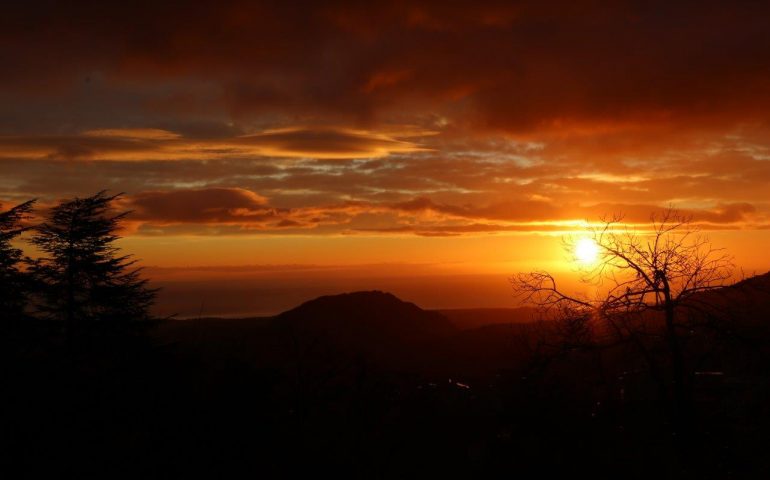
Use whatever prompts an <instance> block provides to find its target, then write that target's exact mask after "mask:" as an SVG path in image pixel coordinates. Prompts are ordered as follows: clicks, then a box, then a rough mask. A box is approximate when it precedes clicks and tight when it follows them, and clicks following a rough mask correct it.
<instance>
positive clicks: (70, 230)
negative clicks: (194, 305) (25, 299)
mask: <svg viewBox="0 0 770 480" xmlns="http://www.w3.org/2000/svg"><path fill="white" fill-rule="evenodd" d="M119 196H120V194H118V195H112V196H109V195H107V194H106V193H105V192H104V191H102V192H99V193H97V194H96V195H93V196H91V197H87V198H75V199H74V200H70V201H66V202H63V203H61V204H60V205H58V206H57V207H55V208H54V209H53V210H52V211H51V213H50V215H49V217H48V219H47V221H46V222H45V223H43V224H42V225H40V226H39V227H37V228H36V233H35V235H34V236H33V237H32V243H33V244H35V245H36V246H37V247H38V248H39V249H40V251H41V253H42V254H43V256H42V257H41V258H40V259H39V260H37V261H36V264H35V267H34V272H35V274H36V277H37V280H38V281H39V282H40V284H41V286H42V290H43V292H42V293H43V295H42V302H41V305H40V310H41V311H42V313H44V314H45V315H46V316H48V317H49V318H52V319H55V320H61V321H63V322H64V328H65V334H66V336H67V339H68V340H72V339H73V336H75V335H77V334H78V333H79V332H85V331H88V332H93V331H95V330H97V329H98V330H100V331H102V330H103V327H125V326H128V325H131V324H135V323H136V322H137V321H142V320H148V319H149V318H150V314H149V307H150V306H151V305H152V302H153V300H154V298H155V293H156V291H155V290H153V289H150V288H148V286H147V280H144V279H141V278H140V276H139V273H140V269H138V268H134V263H135V260H132V259H131V255H120V254H119V248H117V247H116V246H115V241H116V240H118V239H119V238H120V237H119V236H118V235H117V234H116V231H117V229H118V228H119V226H120V222H121V220H122V219H123V218H124V217H125V216H126V215H127V214H128V213H129V212H123V213H118V214H114V213H112V209H111V204H112V202H113V200H115V199H116V198H118V197H119Z"/></svg>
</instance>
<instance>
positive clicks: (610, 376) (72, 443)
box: [0, 278, 770, 479]
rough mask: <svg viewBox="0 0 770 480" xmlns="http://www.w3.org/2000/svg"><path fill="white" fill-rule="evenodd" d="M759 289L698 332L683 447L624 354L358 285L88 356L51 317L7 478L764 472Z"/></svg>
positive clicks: (13, 408)
mask: <svg viewBox="0 0 770 480" xmlns="http://www.w3.org/2000/svg"><path fill="white" fill-rule="evenodd" d="M762 282H767V278H759V279H756V280H755V281H754V282H753V283H747V284H743V285H739V286H738V287H736V288H734V289H732V290H730V291H729V292H726V293H725V294H724V295H722V296H721V297H720V298H721V300H720V301H722V302H726V303H727V304H728V305H732V306H733V307H734V308H732V309H731V310H730V311H731V312H732V313H733V315H732V318H731V321H732V322H733V323H732V326H733V328H734V330H735V331H736V332H737V333H739V335H736V336H735V340H734V341H731V342H722V343H720V344H719V348H717V349H714V348H709V349H706V347H703V346H702V345H701V344H703V345H705V343H706V342H700V343H698V342H694V345H696V347H694V349H693V352H694V353H693V355H695V354H696V353H697V354H698V358H697V359H696V358H695V357H693V361H699V362H701V364H702V369H700V370H697V371H696V375H695V376H694V377H695V378H693V379H692V381H693V392H694V395H695V399H694V405H695V407H696V412H695V419H696V421H695V429H694V431H693V432H692V434H691V435H692V436H691V438H689V439H688V442H687V447H686V448H684V449H683V448H682V447H681V442H677V441H675V440H676V439H674V438H672V436H671V433H670V429H669V425H668V423H667V422H668V421H667V419H666V417H665V415H663V414H661V406H660V404H659V400H658V399H657V397H656V391H655V388H654V386H653V385H652V383H651V382H650V380H649V379H648V378H647V377H646V376H645V374H644V372H643V371H642V370H641V369H640V368H639V364H638V359H637V358H635V357H633V356H631V355H629V354H628V353H627V352H626V351H625V350H623V349H618V350H614V351H611V352H605V353H602V354H601V355H597V354H596V352H591V351H568V350H563V351H562V350H559V351H556V352H554V351H551V350H549V351H547V352H546V351H545V350H544V345H547V344H548V338H549V336H551V335H553V331H552V328H551V327H550V326H549V325H547V324H546V325H541V324H538V323H533V322H530V323H528V322H523V321H510V322H491V324H490V325H483V322H481V321H475V322H476V323H474V319H473V312H472V311H467V310H466V311H463V312H461V313H458V312H454V315H455V317H454V320H453V319H451V318H449V317H452V316H453V313H452V312H451V311H450V312H445V313H446V314H442V313H440V312H429V311H424V310H422V309H420V308H419V307H417V306H415V305H413V304H409V303H405V302H402V301H400V300H399V299H397V298H395V297H393V296H392V295H389V294H386V293H382V292H358V293H353V294H346V295H339V296H331V297H322V298H319V299H316V300H313V301H310V302H307V303H305V304H303V305H301V306H299V307H297V308H295V309H293V310H290V311H288V312H285V313H283V314H281V315H278V316H277V317H273V318H262V319H227V320H224V319H198V320H185V321H166V322H163V323H161V324H160V325H157V326H155V327H154V328H152V329H151V330H150V332H149V333H148V334H145V335H135V336H130V337H126V336H121V337H114V336H109V337H98V336H94V338H92V339H91V341H90V342H86V343H84V344H83V345H80V346H79V348H78V349H77V350H76V351H73V350H72V349H71V348H70V349H68V348H65V346H64V345H62V344H61V343H59V342H58V341H56V339H51V338H49V337H48V336H47V335H46V331H47V330H46V329H47V326H46V325H34V326H29V327H27V328H25V329H24V330H23V331H14V332H13V335H14V337H13V338H10V337H6V338H5V339H4V343H3V344H4V347H5V348H4V350H3V357H2V371H1V373H2V386H3V388H2V391H3V394H2V397H3V400H2V411H1V412H0V422H1V423H0V431H2V434H1V435H2V442H3V443H2V457H1V461H2V464H0V468H2V471H4V472H11V471H14V472H15V473H14V475H13V476H8V477H6V476H5V475H3V476H4V477H6V478H21V477H24V476H36V475H38V474H41V473H49V474H51V473H52V474H54V475H55V476H57V477H61V476H65V475H67V476H70V477H75V478H82V477H92V476H99V477H101V478H129V477H130V478H157V477H163V478H169V477H171V478H175V477H181V476H191V475H195V476H196V477H197V476H201V475H207V476H211V477H214V478H228V477H236V476H237V477H246V476H250V477H261V478H282V477H283V478H285V477H292V476H300V475H303V476H307V475H313V476H319V475H325V474H331V475H334V476H336V477H343V478H344V477H357V478H413V477H427V478H437V477H446V478H457V477H471V478H484V477H489V478H503V477H504V478H516V477H525V478H526V477H528V476H532V475H535V476H536V477H537V478H548V477H551V476H562V475H567V474H569V475H571V476H572V475H580V476H582V475H590V477H592V478H644V479H649V478H689V477H693V478H695V477H697V478H766V475H767V474H769V473H770V460H768V457H767V455H766V452H767V451H768V450H767V449H768V447H770V407H769V405H770V401H769V400H770V374H769V373H768V372H770V352H768V343H767V339H768V331H770V329H768V328H767V326H766V325H767V320H768V318H767V317H766V314H767V312H768V310H769V308H768V305H770V304H769V303H768V298H769V297H768V296H767V294H766V293H765V290H764V286H763V285H764V284H763V283H762ZM508 313H510V312H508ZM508 313H506V312H489V311H486V312H484V311H482V312H479V317H481V318H504V317H505V316H506V315H508ZM458 321H463V322H465V323H463V325H464V327H461V326H458V323H457V322H458ZM693 336H696V333H693ZM731 338H732V337H731ZM701 354H702V355H701ZM701 357H703V358H701ZM557 478H558V477H557Z"/></svg>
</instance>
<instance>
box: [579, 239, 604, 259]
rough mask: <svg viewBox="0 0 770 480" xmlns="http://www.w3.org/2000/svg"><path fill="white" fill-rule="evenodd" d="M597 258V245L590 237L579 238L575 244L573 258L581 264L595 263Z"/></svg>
mask: <svg viewBox="0 0 770 480" xmlns="http://www.w3.org/2000/svg"><path fill="white" fill-rule="evenodd" d="M598 258H599V245H597V244H596V242H595V241H593V240H592V239H590V238H581V239H580V240H578V242H577V243H576V244H575V260H577V261H578V262H579V263H582V264H583V265H588V264H591V263H595V262H596V260H597V259H598Z"/></svg>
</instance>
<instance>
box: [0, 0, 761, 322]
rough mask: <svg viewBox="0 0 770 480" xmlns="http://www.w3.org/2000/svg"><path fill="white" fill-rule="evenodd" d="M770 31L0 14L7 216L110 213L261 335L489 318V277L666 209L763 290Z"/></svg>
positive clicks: (143, 249) (497, 300)
mask: <svg viewBox="0 0 770 480" xmlns="http://www.w3.org/2000/svg"><path fill="white" fill-rule="evenodd" d="M768 18H770V4H768V3H767V2H710V1H697V2H696V1H694V2H671V1H662V2H656V1H645V2H573V1H569V2H510V1H509V2H478V1H477V2H452V1H441V2H438V1H437V2H399V1H390V2H376V1H371V2H349V3H348V2H335V1H328V2H316V3H309V2H308V3H296V2H287V1H280V2H236V1H225V0H218V1H215V2H214V1H211V2H205V1H201V2H189V3H174V4H172V3H165V2H157V1H152V2H142V1H137V2H122V3H111V2H54V1H50V2H45V1H35V2H32V1H28V2H11V4H10V5H4V7H3V13H2V15H1V16H0V72H1V73H2V74H0V203H2V204H3V205H5V206H7V205H9V204H13V203H14V202H21V201H23V200H27V199H30V198H38V199H39V201H40V206H41V208H45V207H46V206H47V205H51V204H52V203H53V202H55V201H56V200H59V199H62V198H68V197H71V196H74V195H81V196H82V195H89V194H92V193H95V192H96V191H99V190H102V189H108V190H110V191H111V192H125V193H126V195H125V197H124V198H123V200H122V201H121V205H120V206H121V207H122V208H127V209H131V210H133V214H132V215H131V216H130V222H129V223H128V224H127V225H126V227H127V229H126V231H125V232H124V233H125V235H126V238H125V239H124V240H123V241H122V246H123V247H124V248H125V249H126V250H128V251H130V252H132V253H135V254H136V255H137V257H139V258H141V259H142V262H143V264H144V265H147V266H148V267H150V268H149V269H148V272H149V273H150V274H151V275H152V276H154V277H155V278H157V279H158V281H161V282H163V281H167V282H172V281H174V282H181V281H185V282H188V283H194V282H199V283H195V284H196V285H199V286H200V285H210V284H212V282H213V284H217V285H220V286H222V285H226V286H227V287H226V288H225V287H222V288H224V289H226V290H229V291H231V292H232V291H234V290H238V288H241V290H242V289H243V288H246V287H243V285H247V286H248V285H251V287H248V288H251V290H249V292H250V293H249V292H246V293H243V294H242V295H241V297H239V298H241V299H242V298H246V297H248V298H251V300H250V302H251V303H249V307H248V309H249V311H252V312H262V313H265V312H272V311H275V310H277V309H280V308H284V307H285V306H286V305H287V304H291V303H292V302H294V301H295V300H297V299H301V298H304V297H303V295H304V296H307V295H310V294H314V293H316V292H321V293H326V292H327V291H328V293H333V291H335V290H339V289H361V288H388V289H390V290H393V291H395V292H396V293H398V294H400V295H402V296H404V297H406V298H407V299H409V300H413V301H416V302H418V303H421V304H424V305H425V306H428V307H451V306H469V305H478V306H505V305H507V304H508V303H509V302H512V300H511V299H510V298H509V295H508V290H509V287H508V285H507V283H506V275H510V274H512V273H515V272H516V271H520V270H529V269H532V268H545V269H553V270H569V267H570V266H569V265H567V264H566V263H565V260H564V253H563V252H562V250H561V247H560V235H561V234H563V233H564V232H569V231H573V230H575V229H576V228H578V229H579V228H580V225H581V222H583V221H584V220H589V221H593V220H597V219H598V218H599V217H600V216H602V215H606V214H619V213H622V214H624V215H625V220H626V221H628V222H630V223H634V224H643V223H644V222H646V221H647V220H648V219H649V216H650V214H651V213H652V212H654V211H656V210H659V209H661V208H664V207H666V206H669V205H673V206H674V207H676V208H679V209H681V210H682V211H683V212H685V213H687V214H688V215H691V216H692V218H693V220H694V222H695V223H697V224H698V225H699V226H700V227H701V228H703V229H704V230H707V231H708V232H709V234H710V236H711V238H712V240H713V241H714V243H715V244H717V246H722V247H726V248H728V250H729V251H730V252H731V253H732V254H733V255H735V257H736V263H737V264H738V265H739V266H740V267H742V268H744V269H745V270H746V271H749V272H752V271H757V272H764V271H766V270H768V269H770V248H768V247H767V246H768V245H770V28H768ZM420 279H423V280H420ZM239 282H240V283H239ZM249 282H251V283H249ZM428 284H430V285H432V286H430V287H428V286H426V285H428ZM233 285H239V287H238V288H235V287H232V286H233ZM269 286H270V287H271V288H273V289H274V290H269V288H268V287H269ZM200 288H202V289H203V287H200ZM248 288H247V290H248ZM292 288H294V290H292ZM275 289H279V290H280V291H281V292H283V293H280V294H279V293H275V292H276V290H275ZM241 290H238V291H241ZM257 290H258V291H259V292H261V293H259V294H258V295H257V294H255V293H254V292H256V291H257ZM172 291H173V288H172ZM287 291H293V292H294V293H292V294H291V295H288V294H286V295H288V296H286V295H285V292H287ZM265 292H267V293H265ZM270 292H272V293H270ZM249 295H251V296H249ZM281 295H284V296H283V297H282V296H281ZM276 297H280V298H284V300H281V301H280V302H277V303H276V302H273V303H271V300H270V298H273V299H274V298H276ZM180 298H181V297H180ZM180 302H182V301H181V300H180ZM197 302H198V300H197V297H196V299H195V301H194V302H193V303H195V304H196V305H197ZM260 302H262V303H260ZM282 302H283V303H282ZM183 303H184V302H182V303H179V304H178V305H177V304H175V306H174V308H178V309H179V310H184V309H186V308H188V307H187V306H186V305H183ZM289 306H290V305H289ZM195 308H199V307H197V306H196V307H195ZM244 308H245V307H244ZM239 311H240V310H239ZM243 311H245V310H243ZM215 313H221V312H219V311H215ZM224 313H227V312H224Z"/></svg>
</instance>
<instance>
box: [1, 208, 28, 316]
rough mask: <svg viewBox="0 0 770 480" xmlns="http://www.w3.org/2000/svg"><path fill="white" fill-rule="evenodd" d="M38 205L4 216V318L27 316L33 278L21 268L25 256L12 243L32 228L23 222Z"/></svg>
mask: <svg viewBox="0 0 770 480" xmlns="http://www.w3.org/2000/svg"><path fill="white" fill-rule="evenodd" d="M34 203H35V201H34V200H30V201H28V202H24V203H22V204H20V205H16V206H15V207H12V208H11V209H9V210H6V211H3V212H0V318H3V319H5V320H6V321H12V320H18V319H19V318H21V317H22V316H23V315H24V309H25V307H26V304H27V298H28V294H29V285H30V283H29V276H28V275H27V273H26V272H25V271H24V270H23V269H22V268H21V266H22V264H23V261H24V256H23V252H22V251H21V249H19V248H16V247H15V246H13V245H12V243H11V242H12V240H13V239H14V238H16V237H18V236H19V235H21V234H22V233H23V232H24V231H25V230H27V229H28V228H29V227H25V226H23V225H22V221H23V220H24V219H25V218H26V217H27V216H28V215H29V213H30V212H31V210H32V206H33V205H34Z"/></svg>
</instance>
